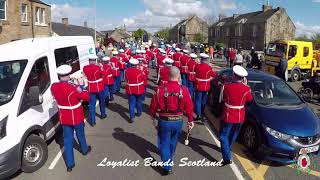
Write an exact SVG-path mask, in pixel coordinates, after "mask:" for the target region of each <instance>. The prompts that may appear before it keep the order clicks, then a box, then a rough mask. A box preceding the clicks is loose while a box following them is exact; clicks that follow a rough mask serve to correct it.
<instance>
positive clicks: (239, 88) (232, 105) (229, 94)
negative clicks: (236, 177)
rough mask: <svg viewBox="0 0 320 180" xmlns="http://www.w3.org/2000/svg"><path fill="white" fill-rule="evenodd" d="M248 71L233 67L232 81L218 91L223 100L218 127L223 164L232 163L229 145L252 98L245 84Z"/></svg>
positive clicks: (242, 120) (235, 135)
mask: <svg viewBox="0 0 320 180" xmlns="http://www.w3.org/2000/svg"><path fill="white" fill-rule="evenodd" d="M247 75H248V72H247V71H246V70H245V69H244V68H243V67H242V66H238V65H236V66H234V67H233V81H232V82H231V83H229V84H225V85H223V87H222V90H221V93H220V102H222V100H223V102H224V107H223V117H222V122H221V127H220V142H221V153H222V158H223V163H222V164H223V165H228V164H231V163H232V160H231V146H232V144H233V143H234V142H235V140H236V139H237V136H238V134H239V132H240V128H241V126H242V124H243V122H244V120H245V119H244V117H245V105H246V104H247V103H250V102H251V101H252V100H253V97H252V94H251V90H250V87H249V86H247V80H246V78H245V77H246V76H247Z"/></svg>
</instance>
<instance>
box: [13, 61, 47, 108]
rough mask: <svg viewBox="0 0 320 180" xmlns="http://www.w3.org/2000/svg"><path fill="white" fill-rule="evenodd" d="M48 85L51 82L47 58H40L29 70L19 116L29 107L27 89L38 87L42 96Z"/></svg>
mask: <svg viewBox="0 0 320 180" xmlns="http://www.w3.org/2000/svg"><path fill="white" fill-rule="evenodd" d="M50 84H51V81H50V72H49V64H48V58H47V57H42V58H40V59H38V60H37V61H36V62H35V63H34V65H33V67H32V69H31V72H30V74H29V77H28V80H27V82H26V85H25V88H24V92H23V98H22V103H21V107H20V111H19V114H22V113H23V112H25V111H26V110H28V109H29V108H30V107H31V105H30V103H29V89H30V88H31V87H34V86H38V87H39V89H40V94H44V92H46V90H47V89H48V88H49V86H50Z"/></svg>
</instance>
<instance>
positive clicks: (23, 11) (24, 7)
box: [21, 4, 28, 22]
mask: <svg viewBox="0 0 320 180" xmlns="http://www.w3.org/2000/svg"><path fill="white" fill-rule="evenodd" d="M21 22H28V8H27V5H26V4H22V6H21Z"/></svg>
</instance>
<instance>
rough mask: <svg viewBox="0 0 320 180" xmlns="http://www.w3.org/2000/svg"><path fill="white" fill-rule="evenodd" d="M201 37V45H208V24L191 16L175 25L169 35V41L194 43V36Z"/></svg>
mask: <svg viewBox="0 0 320 180" xmlns="http://www.w3.org/2000/svg"><path fill="white" fill-rule="evenodd" d="M197 34H200V35H201V36H202V37H203V42H202V43H208V24H207V23H206V22H205V21H203V20H202V19H200V18H199V17H198V16H191V17H189V18H187V19H184V20H182V21H181V22H179V23H178V24H176V25H175V26H174V27H173V28H172V29H171V30H170V33H169V40H171V41H173V42H178V43H181V42H182V43H185V42H190V43H195V41H194V40H195V36H197Z"/></svg>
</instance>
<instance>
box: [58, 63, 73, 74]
mask: <svg viewBox="0 0 320 180" xmlns="http://www.w3.org/2000/svg"><path fill="white" fill-rule="evenodd" d="M71 71H72V67H71V66H69V65H66V64H65V65H61V66H59V67H58V68H57V74H58V75H62V76H63V75H68V74H70V73H71Z"/></svg>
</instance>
